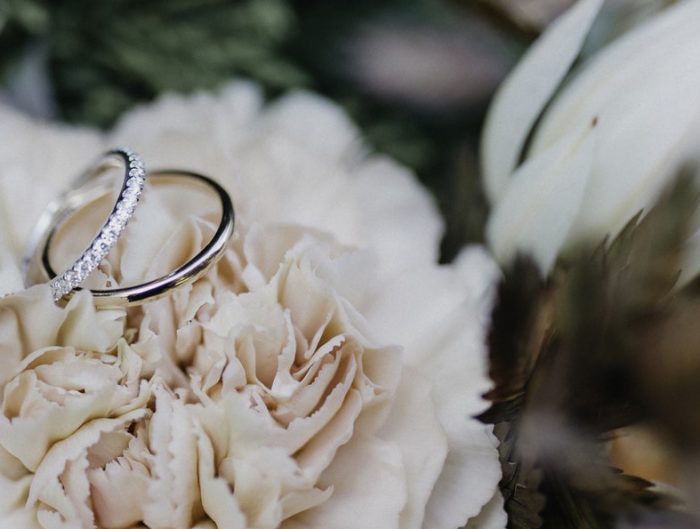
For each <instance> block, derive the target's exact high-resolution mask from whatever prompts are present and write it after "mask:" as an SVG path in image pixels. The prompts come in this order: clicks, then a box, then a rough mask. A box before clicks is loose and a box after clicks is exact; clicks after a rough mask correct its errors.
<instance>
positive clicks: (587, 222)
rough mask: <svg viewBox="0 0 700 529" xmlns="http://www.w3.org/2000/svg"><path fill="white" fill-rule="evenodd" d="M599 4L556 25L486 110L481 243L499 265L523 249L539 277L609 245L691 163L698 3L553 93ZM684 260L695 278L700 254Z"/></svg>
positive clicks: (592, 63) (597, 0)
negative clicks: (578, 250)
mask: <svg viewBox="0 0 700 529" xmlns="http://www.w3.org/2000/svg"><path fill="white" fill-rule="evenodd" d="M602 4H603V2H602V0H580V1H579V2H578V3H577V4H576V5H575V6H574V7H573V8H572V9H571V10H570V11H569V12H568V13H566V14H565V15H564V16H562V18H561V19H560V20H558V21H557V22H556V23H555V24H553V25H552V27H551V28H550V30H549V31H547V32H546V33H545V35H544V36H543V37H542V38H541V40H540V41H539V42H538V43H537V44H536V45H535V46H533V48H532V49H531V51H530V52H529V53H528V55H527V56H526V58H525V59H524V60H523V62H522V63H521V64H520V65H519V67H518V68H516V70H515V72H514V73H513V75H512V76H511V77H510V79H508V80H507V81H506V83H505V84H504V86H503V88H502V89H501V91H500V93H499V95H498V96H497V98H496V100H495V103H494V105H493V107H492V109H491V111H490V114H489V119H488V123H487V126H486V129H485V133H484V140H483V146H484V151H483V169H484V178H485V184H486V187H487V189H488V191H489V196H490V198H491V201H492V203H493V205H494V211H493V215H492V217H491V219H490V222H489V226H488V239H489V242H490V244H491V246H492V248H493V249H494V253H495V254H496V256H497V257H498V258H499V259H500V260H502V261H508V260H509V259H511V258H512V256H513V255H514V254H515V253H516V252H517V251H518V250H524V251H528V252H530V253H532V254H533V255H534V257H535V258H536V259H537V261H538V263H539V264H540V267H541V268H542V270H543V271H545V272H546V271H548V270H549V269H550V267H551V266H552V264H553V262H554V260H555V258H556V256H557V254H558V253H559V251H560V250H561V249H566V247H567V246H569V245H571V244H572V243H575V242H577V241H581V240H587V239H594V240H595V242H598V241H600V240H602V239H603V238H604V237H605V236H606V235H611V236H615V235H616V234H617V233H618V232H619V231H620V230H621V229H622V227H623V226H624V225H625V224H626V223H627V222H628V221H629V220H630V219H631V218H632V217H633V216H634V215H635V214H637V213H638V212H639V211H642V210H645V209H647V208H649V207H650V206H651V205H652V204H653V203H654V201H655V200H656V198H657V197H658V194H659V192H660V190H661V189H663V187H664V186H665V185H667V184H668V182H669V180H670V179H671V178H672V177H673V176H674V175H675V174H676V172H677V171H678V169H679V168H680V166H682V165H683V164H684V163H686V162H688V161H689V160H690V159H696V157H697V148H698V145H700V101H699V100H698V98H697V87H698V85H699V84H700V62H699V61H698V60H697V57H698V54H700V33H698V31H697V28H698V26H699V25H700V2H698V1H697V0H683V1H680V2H677V3H676V4H675V5H673V6H671V7H669V8H668V9H666V10H664V11H663V12H661V13H660V14H659V15H656V16H652V17H650V18H649V19H648V20H647V21H646V22H645V23H643V24H640V25H639V26H638V27H636V28H635V29H633V30H631V31H630V32H628V33H627V34H625V35H623V36H622V37H620V38H618V39H617V40H615V41H614V42H612V43H611V44H610V45H608V46H606V47H604V48H603V49H602V50H599V51H598V52H597V53H595V54H594V55H593V57H592V58H591V59H589V60H588V61H586V62H585V63H584V64H583V65H582V67H581V68H580V69H579V70H578V71H577V72H576V73H575V75H573V76H572V78H571V79H570V80H567V81H566V82H565V83H563V86H560V84H561V83H562V79H563V78H564V76H565V74H566V73H567V72H568V71H569V69H570V67H571V65H572V63H573V61H574V59H575V58H576V57H577V55H578V54H579V52H580V49H581V46H582V44H583V41H584V39H585V37H586V35H587V33H588V32H589V30H590V28H591V25H592V24H593V22H594V20H595V18H596V14H597V12H598V10H599V9H600V7H601V5H602ZM557 90H559V92H558V93H556V91H557ZM555 93H556V95H554V94H555ZM553 95H554V97H553ZM552 97H553V100H552V101H550V100H551V99H552ZM548 103H549V108H548V109H547V110H546V111H545V112H544V115H543V116H542V119H541V121H540V122H539V123H538V124H537V125H536V122H537V120H538V118H540V117H541V114H542V113H543V110H544V108H545V106H546V105H547V104H548ZM533 128H534V130H533ZM529 137H532V141H531V144H530V146H529V147H528V148H527V151H526V155H525V160H524V162H523V163H522V164H521V165H519V166H518V164H519V159H520V157H521V155H522V154H523V152H522V151H523V149H524V148H525V144H526V141H527V139H528V138H529ZM690 257H691V259H689V262H688V263H687V266H686V270H685V271H684V272H685V274H686V276H688V277H690V276H692V275H693V274H695V273H697V272H698V271H700V252H695V254H694V255H691V256H690Z"/></svg>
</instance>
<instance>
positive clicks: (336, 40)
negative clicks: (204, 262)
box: [0, 0, 522, 259]
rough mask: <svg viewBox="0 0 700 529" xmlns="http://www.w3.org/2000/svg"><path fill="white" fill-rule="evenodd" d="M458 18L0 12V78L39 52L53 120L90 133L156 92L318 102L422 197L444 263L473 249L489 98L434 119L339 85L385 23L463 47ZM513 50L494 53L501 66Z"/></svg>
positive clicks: (100, 9)
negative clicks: (427, 198)
mask: <svg viewBox="0 0 700 529" xmlns="http://www.w3.org/2000/svg"><path fill="white" fill-rule="evenodd" d="M464 14H465V12H464V11H463V10H462V9H460V8H455V6H449V5H448V3H446V2H441V1H439V0H385V1H382V2H376V1H374V0H338V1H334V2H323V1H319V0H148V1H147V2H143V1H138V0H99V1H89V2H86V1H83V0H61V1H54V0H3V1H0V78H1V77H4V78H5V79H7V78H9V76H10V75H11V74H12V73H13V72H14V71H16V67H17V65H18V63H19V61H20V60H21V59H22V58H23V56H24V54H25V52H27V51H28V50H30V49H31V50H35V49H37V46H38V48H39V49H40V50H41V51H42V56H43V53H45V55H46V57H47V60H48V69H49V75H48V78H49V80H50V83H51V88H52V90H53V95H54V99H55V103H56V104H55V108H56V110H57V112H58V116H56V117H58V118H60V119H64V120H67V121H69V122H75V123H85V124H91V125H97V126H99V127H109V126H111V125H112V124H113V123H114V121H115V120H116V119H117V118H118V117H119V115H121V113H122V112H124V111H125V110H126V109H128V108H130V107H131V106H133V105H134V104H135V103H140V102H147V101H150V100H152V99H154V98H155V97H157V96H158V94H160V93H162V92H165V91H178V92H192V91H195V90H199V89H206V90H211V89H216V88H217V87H218V86H220V85H221V84H223V83H225V82H226V81H228V80H230V79H232V78H236V77H240V78H246V79H252V80H254V81H256V82H258V83H260V84H261V85H262V86H263V88H264V89H265V91H266V94H267V95H268V96H270V97H274V96H276V95H278V94H281V93H283V92H284V91H286V90H288V89H292V88H308V89H311V90H314V91H316V92H320V93H322V94H324V95H326V96H328V97H330V98H332V99H334V100H335V101H337V102H338V103H340V104H341V105H342V106H343V107H345V109H346V110H347V111H348V113H349V114H350V115H351V117H352V118H353V119H354V120H355V121H356V122H357V123H358V124H359V125H360V127H361V128H362V131H363V134H364V136H365V137H366V139H367V141H368V143H369V144H370V145H371V146H372V147H373V148H375V149H376V150H377V151H379V152H382V153H386V154H388V155H390V156H392V157H393V158H395V159H397V160H398V161H400V162H402V163H403V164H405V165H407V166H408V167H410V168H412V169H413V170H414V171H416V172H417V173H418V175H419V177H420V178H421V179H422V180H423V182H424V183H426V184H427V185H428V187H429V188H430V189H431V190H432V191H433V192H434V194H435V196H436V198H437V200H438V202H439V203H440V205H441V206H442V208H443V211H444V213H445V217H446V219H447V225H448V232H447V237H446V241H445V246H444V255H445V258H446V259H450V258H451V257H452V256H453V255H455V254H456V252H457V251H458V250H459V248H461V246H462V245H463V244H464V243H465V242H468V241H480V240H482V234H483V225H484V221H485V216H486V205H485V201H484V200H483V197H482V196H481V193H480V184H479V179H478V169H477V166H476V164H475V163H474V158H475V155H474V153H475V152H476V150H477V147H476V144H477V141H478V131H479V130H480V127H481V119H482V117H483V114H484V112H485V109H486V102H487V101H486V100H485V99H486V98H487V97H488V96H486V97H485V98H482V99H481V100H478V101H475V102H473V105H472V106H471V107H469V108H451V109H449V111H447V112H445V111H444V110H443V111H442V112H432V111H426V110H425V109H421V108H416V107H414V106H412V105H411V104H406V102H402V101H396V100H393V99H392V98H386V97H379V96H377V95H376V94H373V93H370V92H369V91H367V90H365V88H364V87H363V86H360V85H359V84H358V82H357V81H356V80H354V79H352V75H349V74H352V71H353V67H352V65H351V64H350V63H349V61H348V43H350V42H352V41H353V39H355V38H356V37H357V36H358V35H360V34H361V33H362V31H363V30H364V29H366V28H368V27H371V28H377V27H381V28H391V27H393V24H394V23H400V24H403V23H406V24H408V25H409V26H411V27H416V28H419V29H422V30H426V31H427V32H429V34H430V35H433V36H435V37H436V38H440V36H442V35H444V34H445V31H444V30H445V29H446V28H447V29H449V30H451V31H455V30H456V31H457V32H463V34H464V35H467V36H468V35H469V29H468V27H467V26H463V25H462V24H463V23H464V20H465V19H464ZM446 39H447V37H446ZM474 39H475V42H477V43H478V42H480V37H479V36H478V35H477V36H475V37H474ZM448 40H449V39H448ZM496 40H497V39H496ZM446 42H447V40H446ZM521 44H522V43H518V45H517V46H516V47H515V48H513V49H515V50H516V51H519V50H521V49H522V46H521ZM446 45H447V46H449V45H450V44H449V43H448V44H446ZM497 46H498V44H497V45H496V47H497ZM513 49H509V51H508V52H507V53H501V52H500V51H498V52H494V54H495V56H496V57H499V53H501V55H500V57H503V56H507V59H505V60H502V61H501V62H502V63H510V62H512V61H513V60H514V59H515V57H514V55H517V54H514V53H512V51H513ZM491 58H493V57H491ZM478 60H480V61H483V60H485V59H484V58H479V59H478ZM500 67H502V68H505V66H504V65H503V64H501V66H500ZM491 82H495V81H493V80H492V81H491Z"/></svg>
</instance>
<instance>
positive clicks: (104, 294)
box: [40, 169, 234, 308]
mask: <svg viewBox="0 0 700 529" xmlns="http://www.w3.org/2000/svg"><path fill="white" fill-rule="evenodd" d="M183 178H184V179H186V182H187V183H188V184H195V185H201V186H204V187H206V188H207V189H208V190H210V191H211V190H213V191H214V192H215V194H216V195H217V196H218V198H219V201H220V203H221V220H220V222H219V226H218V227H217V230H216V232H215V233H214V236H213V237H212V239H211V240H210V241H209V242H208V243H207V244H206V245H205V246H204V248H202V250H200V252H199V253H198V254H197V255H195V256H194V257H193V258H192V259H190V260H189V261H188V262H186V263H185V264H183V265H182V266H180V267H179V268H177V269H176V270H174V271H173V272H171V273H169V274H168V275H166V276H163V277H160V278H157V279H154V280H152V281H148V282H146V283H143V284H140V285H135V286H130V287H120V288H115V289H94V290H91V292H92V295H93V298H94V302H95V305H96V306H98V307H108V308H113V307H127V306H134V305H139V304H142V303H145V302H146V301H151V300H155V299H159V298H162V297H164V296H167V295H168V294H170V293H171V292H172V291H173V290H175V289H176V288H178V287H179V286H181V285H183V284H185V283H189V282H191V281H195V280H196V279H198V278H199V277H201V276H202V275H203V274H204V273H205V272H206V271H207V270H208V269H209V268H210V267H211V266H212V265H213V264H214V263H215V262H216V261H218V259H219V258H220V257H221V256H222V255H223V253H224V251H225V249H226V246H227V244H228V242H229V240H230V238H231V237H232V235H233V228H234V211H233V204H232V202H231V198H230V197H229V195H228V193H227V192H226V191H225V190H224V189H223V188H222V187H221V186H220V185H219V184H218V183H216V182H215V181H214V180H212V179H210V178H208V177H206V176H204V175H201V174H199V173H195V172H190V171H182V170H175V169H169V170H160V171H152V172H149V173H148V179H149V181H151V182H152V183H154V184H156V183H158V184H180V185H181V184H182V183H183ZM106 192H108V190H107V189H106V188H101V189H100V188H96V189H94V190H91V191H90V193H76V196H75V197H73V203H72V204H71V208H70V209H71V213H74V212H76V211H77V210H79V209H80V208H81V207H85V205H86V204H88V203H90V202H91V201H94V200H96V199H98V198H100V197H101V196H103V195H104V194H105V193H106ZM56 230H57V224H53V225H52V226H51V228H50V229H49V230H48V233H47V235H46V237H45V243H44V244H43V248H42V251H41V257H40V262H41V268H42V269H43V271H44V273H45V275H46V276H48V278H49V279H53V278H54V277H56V272H55V270H54V269H53V267H52V265H51V262H50V259H49V254H50V252H49V250H50V247H51V242H52V240H53V238H54V235H55V233H56ZM75 290H76V291H77V290H80V288H76V289H75Z"/></svg>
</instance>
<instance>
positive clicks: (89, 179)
mask: <svg viewBox="0 0 700 529" xmlns="http://www.w3.org/2000/svg"><path fill="white" fill-rule="evenodd" d="M119 165H123V181H122V185H121V189H120V190H119V195H118V197H117V200H116V202H115V203H114V207H113V208H112V211H111V213H110V214H109V216H108V217H107V220H106V221H105V222H104V224H103V225H102V227H101V228H100V230H99V231H98V232H97V234H96V236H95V237H94V239H93V240H92V242H91V243H90V245H89V246H88V247H87V248H86V249H85V250H84V251H83V252H82V253H81V254H80V255H79V257H78V258H77V259H76V260H75V261H74V262H73V263H72V264H71V265H70V266H69V267H67V268H66V269H65V270H64V271H63V272H62V273H61V274H60V275H58V276H56V274H53V276H52V279H51V281H50V285H51V292H52V294H53V297H54V300H55V301H58V300H60V299H61V298H63V297H64V296H67V295H68V294H70V293H71V292H72V291H73V290H74V289H75V288H77V287H78V286H79V285H80V284H81V283H82V282H83V281H84V280H85V278H87V277H88V276H89V275H90V274H91V273H92V271H93V270H95V268H97V267H98V266H99V264H100V263H101V262H102V261H103V260H104V258H105V257H107V255H108V254H109V252H110V251H111V250H112V248H113V247H114V245H115V244H116V242H117V240H118V239H119V236H120V235H121V234H122V232H123V231H124V229H125V228H126V225H127V224H128V223H129V219H131V217H132V215H133V213H134V210H135V209H136V206H137V205H138V203H139V199H140V198H141V193H142V191H143V187H144V183H145V178H146V171H145V168H144V164H143V161H142V160H141V157H140V156H139V155H138V154H136V153H135V152H133V151H131V150H129V149H113V150H111V151H108V152H106V153H105V154H104V155H103V156H102V157H101V158H100V161H99V162H98V163H97V164H95V165H94V166H93V167H91V168H90V169H88V170H87V171H85V172H84V173H83V174H82V175H81V176H80V177H79V178H78V179H77V180H76V181H75V182H74V184H73V186H72V188H71V189H70V190H69V191H67V192H66V193H64V194H63V195H61V196H60V197H59V198H58V199H56V200H55V201H54V202H52V203H51V204H49V206H48V207H47V209H46V210H45V212H44V214H43V215H42V216H41V217H40V218H39V221H38V223H37V225H36V227H35V230H34V233H33V235H32V237H31V242H30V245H29V252H28V253H27V254H26V256H25V260H24V272H25V277H26V276H28V275H29V273H30V268H31V264H32V257H33V254H34V253H35V249H36V248H37V247H38V246H39V245H40V244H42V243H44V242H45V241H46V240H47V239H50V238H51V236H52V235H53V232H54V230H55V228H56V227H57V226H59V225H60V224H61V223H62V222H63V221H64V220H65V219H66V218H67V217H68V216H69V215H70V213H71V212H72V211H73V210H74V209H75V206H76V202H80V201H81V200H82V199H83V197H84V196H85V194H86V189H88V194H89V191H90V190H92V189H93V188H94V187H104V185H105V183H106V182H107V181H108V180H107V176H108V171H110V170H111V169H114V168H115V167H119ZM93 183H95V184H94V185H93ZM114 183H115V182H114V180H112V179H110V180H109V186H108V187H109V189H108V190H113V186H114Z"/></svg>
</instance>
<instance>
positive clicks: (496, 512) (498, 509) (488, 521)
mask: <svg viewBox="0 0 700 529" xmlns="http://www.w3.org/2000/svg"><path fill="white" fill-rule="evenodd" d="M507 524H508V515H507V514H506V511H505V509H504V508H503V495H502V494H501V491H500V490H497V491H496V494H494V496H493V499H491V501H490V502H488V503H487V504H486V505H485V506H484V508H483V509H482V510H481V512H480V513H479V514H478V516H475V517H474V518H472V519H471V520H469V523H468V524H467V526H466V527H465V529H505V528H506V525H507Z"/></svg>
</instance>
